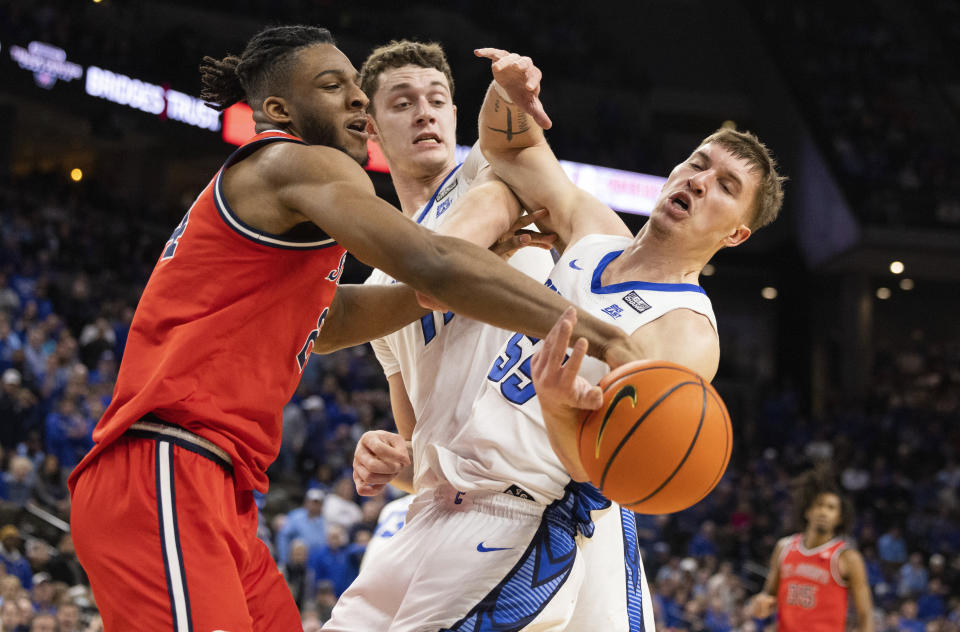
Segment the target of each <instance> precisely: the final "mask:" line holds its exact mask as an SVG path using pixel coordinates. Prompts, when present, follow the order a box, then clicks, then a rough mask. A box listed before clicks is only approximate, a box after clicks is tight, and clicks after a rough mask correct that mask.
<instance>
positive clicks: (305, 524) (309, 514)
mask: <svg viewBox="0 0 960 632" xmlns="http://www.w3.org/2000/svg"><path fill="white" fill-rule="evenodd" d="M324 496H325V494H324V491H323V490H322V489H319V488H313V489H309V490H307V494H306V496H305V497H304V499H303V507H298V508H296V509H294V510H293V511H291V512H290V513H289V514H287V519H286V520H285V521H284V523H283V526H282V527H281V528H280V532H279V533H278V534H277V561H278V562H279V563H280V564H286V563H287V562H289V561H290V544H291V543H292V542H293V541H294V540H295V539H300V540H303V541H304V542H305V543H306V545H307V548H308V549H309V550H310V552H311V553H312V552H313V551H314V550H316V549H322V548H324V547H325V546H326V545H327V525H326V522H325V521H324V519H323V498H324Z"/></svg>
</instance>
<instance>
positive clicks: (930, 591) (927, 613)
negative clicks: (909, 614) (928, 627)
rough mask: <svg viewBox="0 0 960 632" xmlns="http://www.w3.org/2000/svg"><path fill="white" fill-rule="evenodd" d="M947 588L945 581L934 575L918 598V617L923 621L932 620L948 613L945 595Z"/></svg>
mask: <svg viewBox="0 0 960 632" xmlns="http://www.w3.org/2000/svg"><path fill="white" fill-rule="evenodd" d="M946 594H947V589H946V587H945V586H944V585H943V582H942V581H940V580H939V579H937V578H936V577H934V578H933V579H931V580H930V583H929V584H927V590H926V592H924V593H923V594H922V595H920V596H919V597H918V598H917V617H918V618H919V619H921V620H923V621H930V620H931V619H936V618H937V617H942V616H943V615H945V614H946V613H947V603H946V601H944V598H943V597H944V595H946Z"/></svg>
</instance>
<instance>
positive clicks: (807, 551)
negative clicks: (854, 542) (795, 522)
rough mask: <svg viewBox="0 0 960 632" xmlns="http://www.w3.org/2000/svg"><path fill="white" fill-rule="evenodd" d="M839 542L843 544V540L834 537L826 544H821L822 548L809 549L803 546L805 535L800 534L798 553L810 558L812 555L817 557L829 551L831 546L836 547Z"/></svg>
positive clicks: (798, 535)
mask: <svg viewBox="0 0 960 632" xmlns="http://www.w3.org/2000/svg"><path fill="white" fill-rule="evenodd" d="M839 542H843V538H841V537H833V538H830V539H829V540H827V541H826V542H824V543H823V544H821V545H820V546H815V547H813V548H812V549H808V548H807V547H806V546H804V544H803V534H802V533H799V534H797V551H799V552H800V553H801V554H802V555H805V556H807V557H810V556H811V555H817V554H818V553H822V552H823V551H825V550H826V549H829V548H830V547H831V546H834V545H835V544H837V543H839Z"/></svg>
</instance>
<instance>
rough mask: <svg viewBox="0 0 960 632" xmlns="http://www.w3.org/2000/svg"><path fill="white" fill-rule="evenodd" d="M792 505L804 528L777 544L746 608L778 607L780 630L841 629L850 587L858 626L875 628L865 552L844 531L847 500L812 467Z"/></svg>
mask: <svg viewBox="0 0 960 632" xmlns="http://www.w3.org/2000/svg"><path fill="white" fill-rule="evenodd" d="M796 507H797V508H798V511H799V512H800V515H799V516H798V519H799V522H805V523H806V528H805V529H804V531H803V533H795V534H793V535H791V536H787V537H786V538H783V539H782V540H780V542H779V543H778V544H777V546H776V548H775V549H774V551H773V555H772V556H771V559H770V571H769V573H768V574H767V581H766V583H765V584H764V586H763V592H761V593H759V594H758V595H755V596H754V597H753V599H752V600H751V602H750V604H749V606H748V610H749V612H750V614H751V615H752V616H754V617H757V618H760V619H765V618H767V617H769V616H770V615H771V614H772V613H773V612H774V611H776V613H777V619H778V630H779V632H843V630H846V622H847V593H848V592H851V593H852V594H853V604H854V607H855V609H856V611H857V627H856V629H857V630H858V631H859V632H873V630H874V621H873V598H872V597H871V595H870V585H869V584H868V583H867V571H866V568H865V566H864V563H863V558H862V557H861V556H860V553H859V552H858V551H856V550H855V549H853V548H851V546H850V543H849V542H848V541H847V540H845V539H844V538H843V536H842V534H843V533H844V532H845V531H846V530H847V529H848V528H849V527H850V523H851V522H852V518H853V515H852V514H853V508H852V507H851V505H850V502H849V501H847V500H845V499H844V498H843V497H842V496H841V495H840V489H839V487H838V486H837V485H836V484H835V483H834V482H833V481H832V479H830V477H829V476H827V475H826V473H823V472H819V471H811V472H808V473H806V474H805V475H803V476H802V477H801V478H800V480H799V487H798V493H797V498H796Z"/></svg>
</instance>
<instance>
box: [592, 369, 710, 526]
mask: <svg viewBox="0 0 960 632" xmlns="http://www.w3.org/2000/svg"><path fill="white" fill-rule="evenodd" d="M694 384H698V385H699V386H700V390H701V392H703V400H702V403H701V404H700V423H698V424H697V431H696V432H695V433H694V434H693V439H692V440H691V441H690V445H689V446H687V453H686V454H684V455H683V458H682V459H680V463H678V464H677V467H676V468H674V470H673V473H672V474H670V476H668V477H667V480H665V481H663V482H662V483H660V487H658V488H656V489H655V490H653V491H652V492H650V493H649V494H647V495H646V496H645V497H643V498H641V499H640V500H637V501H635V502H632V503H627V507H629V506H631V505H639V504H640V503H642V502H645V501H647V500H649V499H650V498H652V497H654V496H656V495H657V494H658V493H659V492H660V490H661V489H663V488H664V487H666V486H667V485H668V484H669V483H670V481H672V480H673V477H674V476H676V475H677V472H679V471H680V468H682V467H683V464H684V463H686V462H687V459H688V458H690V453H691V452H693V448H694V446H696V445H697V439H698V438H699V437H700V431H701V430H703V420H704V419H705V418H706V416H707V389H705V388H703V380H702V379H701V380H700V381H699V382H694ZM611 460H612V459H611Z"/></svg>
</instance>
